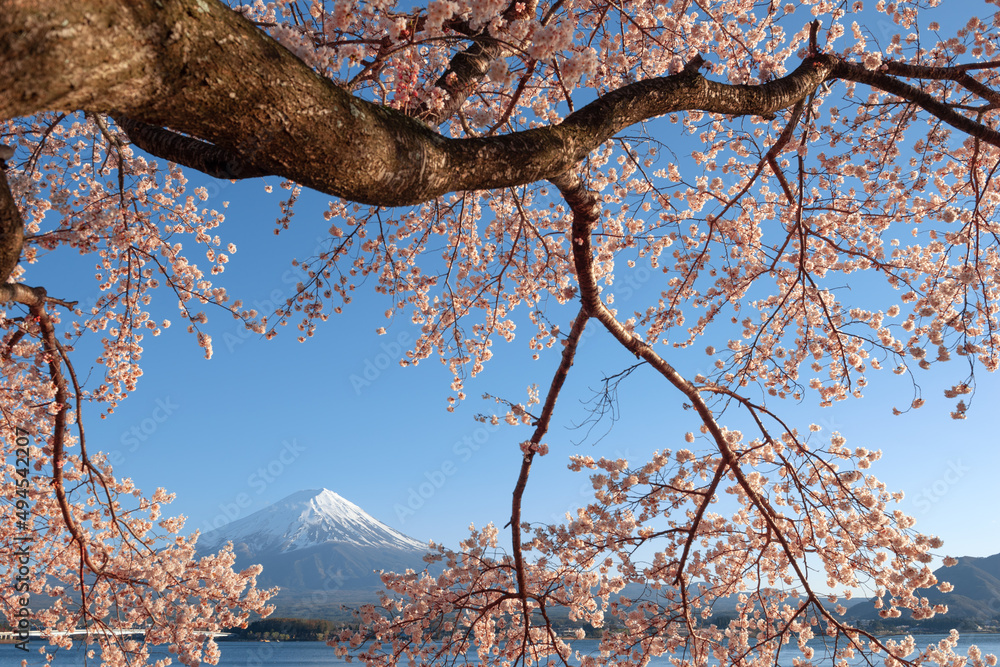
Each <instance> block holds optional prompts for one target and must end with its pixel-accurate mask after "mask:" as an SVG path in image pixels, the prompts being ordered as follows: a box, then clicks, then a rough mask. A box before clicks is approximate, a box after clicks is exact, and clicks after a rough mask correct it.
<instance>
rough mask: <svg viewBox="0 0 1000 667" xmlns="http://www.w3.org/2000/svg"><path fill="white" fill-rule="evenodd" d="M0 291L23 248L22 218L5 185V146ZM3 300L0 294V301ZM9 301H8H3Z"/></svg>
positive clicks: (0, 178) (0, 170)
mask: <svg viewBox="0 0 1000 667" xmlns="http://www.w3.org/2000/svg"><path fill="white" fill-rule="evenodd" d="M0 148H3V149H4V151H3V153H2V154H0V290H2V289H3V288H4V287H8V285H6V284H5V283H6V282H7V280H8V279H9V278H10V274H11V273H12V272H13V271H14V267H16V266H17V262H18V261H19V260H20V259H21V248H22V247H23V246H24V218H22V217H21V211H20V209H18V208H17V202H15V201H14V194H13V193H12V192H11V191H10V184H9V183H7V171H6V164H5V163H4V162H2V161H5V160H6V159H7V158H9V157H11V155H12V153H13V152H12V151H10V150H9V148H8V147H7V146H3V147H0ZM2 298H3V295H2V293H0V299H2ZM5 300H8V301H9V300H10V299H5Z"/></svg>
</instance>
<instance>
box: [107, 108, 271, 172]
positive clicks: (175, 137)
mask: <svg viewBox="0 0 1000 667" xmlns="http://www.w3.org/2000/svg"><path fill="white" fill-rule="evenodd" d="M114 121H115V122H116V123H117V124H118V127H120V128H122V129H123V130H124V131H125V134H126V135H127V136H128V139H129V141H131V142H132V144H133V145H135V146H138V147H139V148H141V149H142V150H144V151H146V152H147V153H150V154H151V155H155V156H157V157H161V158H164V159H166V160H170V161H171V162H176V163H178V164H183V165H184V166H186V167H191V168H192V169H197V170H198V171H200V172H202V173H203V174H208V175H209V176H211V177H212V178H224V179H233V180H239V179H243V178H257V177H260V176H267V175H268V172H267V170H265V169H261V168H259V167H257V166H256V165H254V164H253V162H252V160H253V155H252V153H251V154H250V155H237V154H235V153H233V152H231V151H227V150H224V149H222V148H220V147H218V146H214V145H212V144H210V143H206V142H204V141H200V140H198V139H192V138H191V137H185V136H183V135H180V134H177V133H176V132H171V131H170V130H166V129H163V128H160V127H153V126H152V125H146V124H145V123H140V122H138V121H134V120H132V119H130V118H125V117H124V116H119V117H117V118H115V119H114Z"/></svg>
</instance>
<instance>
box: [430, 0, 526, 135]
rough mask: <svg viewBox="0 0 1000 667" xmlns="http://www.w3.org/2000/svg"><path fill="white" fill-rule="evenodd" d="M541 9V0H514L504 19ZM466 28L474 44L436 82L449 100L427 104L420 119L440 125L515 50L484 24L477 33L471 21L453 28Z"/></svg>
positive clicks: (449, 65)
mask: <svg viewBox="0 0 1000 667" xmlns="http://www.w3.org/2000/svg"><path fill="white" fill-rule="evenodd" d="M537 8H538V0H512V2H511V3H510V5H508V7H507V9H506V10H505V11H504V13H503V14H502V15H501V18H502V19H503V21H504V22H505V23H507V24H509V23H513V22H514V21H519V20H522V19H526V18H529V17H531V16H534V14H535V10H536V9H537ZM542 23H543V24H544V23H545V21H543V22H542ZM463 28H464V29H468V34H469V38H470V39H471V40H472V44H470V45H469V46H468V48H466V49H465V50H464V51H459V52H458V53H456V54H455V55H454V56H453V57H452V59H451V62H449V63H448V69H446V70H445V71H444V73H443V74H442V75H441V76H440V77H439V78H438V80H437V81H436V82H435V83H434V85H435V86H437V87H438V88H441V89H442V90H444V91H445V92H446V93H447V94H448V97H447V99H446V100H445V102H444V104H443V105H442V106H441V107H440V108H438V109H430V108H428V106H427V105H426V104H424V105H422V106H421V108H420V109H419V110H418V111H417V113H416V116H417V117H418V118H422V119H423V120H425V121H427V122H428V123H430V124H431V125H440V124H441V123H443V122H445V121H446V120H448V119H449V118H451V117H452V116H453V115H455V113H457V112H458V110H459V109H461V108H462V105H463V104H464V103H465V100H467V99H468V98H469V95H471V94H472V93H473V92H474V91H475V89H476V86H477V85H479V83H480V82H481V81H482V80H483V79H484V78H485V77H486V73H487V72H488V71H489V69H490V65H492V64H493V62H494V61H495V60H498V59H500V58H504V57H506V56H508V55H510V54H511V53H512V49H511V48H510V47H509V45H507V44H504V43H503V42H502V41H501V40H499V39H497V38H496V37H493V36H492V35H490V34H489V28H488V27H485V26H484V27H483V28H481V29H480V30H479V31H478V32H473V31H472V30H471V29H470V28H469V26H468V24H467V23H463V24H462V25H457V26H456V25H453V26H452V29H453V30H457V31H459V32H463Z"/></svg>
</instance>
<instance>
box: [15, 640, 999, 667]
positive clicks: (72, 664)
mask: <svg viewBox="0 0 1000 667" xmlns="http://www.w3.org/2000/svg"><path fill="white" fill-rule="evenodd" d="M943 637H944V635H917V636H916V640H917V646H918V647H919V648H923V647H925V646H927V645H928V644H931V643H936V642H937V641H939V640H940V639H942V638H943ZM971 644H975V645H976V646H978V647H979V648H980V650H982V652H983V653H984V654H986V653H993V654H996V655H1000V634H967V635H963V636H962V638H961V641H960V642H959V648H960V649H961V653H962V654H964V653H965V649H966V648H968V647H969V646H970V645H971ZM573 645H574V647H577V648H579V649H580V650H581V651H587V650H595V649H596V647H597V640H583V641H577V642H573ZM810 645H814V646H815V647H816V649H817V651H816V654H817V658H818V657H819V655H821V650H820V646H821V644H820V643H819V642H818V640H814V641H813V642H810ZM39 646H40V642H38V641H35V642H32V647H33V650H32V651H30V652H29V653H25V652H24V651H19V650H17V649H15V648H14V647H13V646H12V645H6V644H5V645H0V667H18V666H19V665H20V664H21V660H23V659H27V660H28V665H43V664H45V660H44V656H41V655H39V653H38V651H37V648H38V647H39ZM219 647H220V648H221V649H222V659H221V660H220V661H219V664H220V665H223V666H224V667H281V666H283V665H287V666H289V667H327V666H330V665H345V664H347V662H346V661H345V660H343V659H340V658H337V657H336V656H335V655H334V654H333V649H331V648H330V647H328V646H327V645H326V644H324V643H322V642H281V643H274V642H271V643H264V642H220V643H219ZM154 655H155V656H166V655H169V654H168V653H167V652H166V650H162V651H157V652H156V653H155V654H154ZM792 656H793V654H792V653H791V652H789V653H785V654H784V655H783V657H782V660H781V662H780V664H779V666H778V667H790V666H791V664H792ZM52 664H53V666H54V667H63V666H66V667H77V666H82V665H84V652H83V650H82V649H81V650H79V651H77V650H73V651H71V652H67V651H60V652H57V653H56V655H55V659H54V660H53V663H52ZM87 664H90V665H96V664H100V661H98V660H90V661H89V662H88V663H87ZM174 664H175V665H179V664H180V663H178V662H177V661H176V660H174ZM351 664H352V665H358V664H359V663H357V662H354V663H351ZM816 664H818V665H820V664H822V662H821V661H820V660H818V659H817V660H816ZM876 664H881V663H876ZM669 665H670V662H669V660H668V659H667V658H666V657H662V658H659V659H654V660H652V661H650V667H669Z"/></svg>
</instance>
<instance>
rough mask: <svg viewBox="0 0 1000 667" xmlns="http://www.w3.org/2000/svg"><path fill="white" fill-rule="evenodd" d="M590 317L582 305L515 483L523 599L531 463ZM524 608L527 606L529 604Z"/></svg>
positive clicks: (514, 538)
mask: <svg viewBox="0 0 1000 667" xmlns="http://www.w3.org/2000/svg"><path fill="white" fill-rule="evenodd" d="M588 319H589V316H588V315H587V313H586V311H585V310H584V309H582V308H581V309H580V312H578V313H577V315H576V318H575V319H574V320H573V326H572V328H571V329H570V333H569V336H567V338H566V344H565V347H564V348H563V352H562V360H561V361H560V362H559V368H557V369H556V373H555V375H554V376H553V377H552V383H551V384H550V385H549V393H548V394H547V395H546V397H545V405H543V406H542V412H541V414H540V415H539V417H538V420H537V421H536V422H535V431H534V432H533V433H532V434H531V439H530V440H528V443H527V444H528V447H527V451H526V452H525V453H524V458H523V459H522V460H521V471H520V473H519V474H518V477H517V484H516V485H515V486H514V498H513V502H512V503H511V511H510V532H511V550H512V553H513V556H514V568H515V570H516V573H517V588H518V594H519V596H520V598H521V601H522V602H526V599H527V590H528V588H527V583H526V581H525V576H524V557H523V556H522V554H521V499H522V498H523V497H524V489H525V487H526V486H527V484H528V474H529V473H530V472H531V463H532V461H533V460H534V458H535V452H536V448H537V447H538V445H540V444H541V443H542V438H544V437H545V434H546V433H547V432H548V430H549V421H550V420H551V419H552V412H553V411H554V410H555V407H556V401H557V400H558V399H559V392H560V391H562V386H563V384H565V382H566V376H567V375H568V374H569V369H570V368H571V367H572V366H573V360H574V359H575V358H576V346H577V344H578V343H579V342H580V336H582V335H583V329H584V327H585V326H586V325H587V320H588ZM524 608H525V609H527V605H525V607H524ZM526 613H527V612H526ZM528 625H530V624H529V623H525V627H528Z"/></svg>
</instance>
